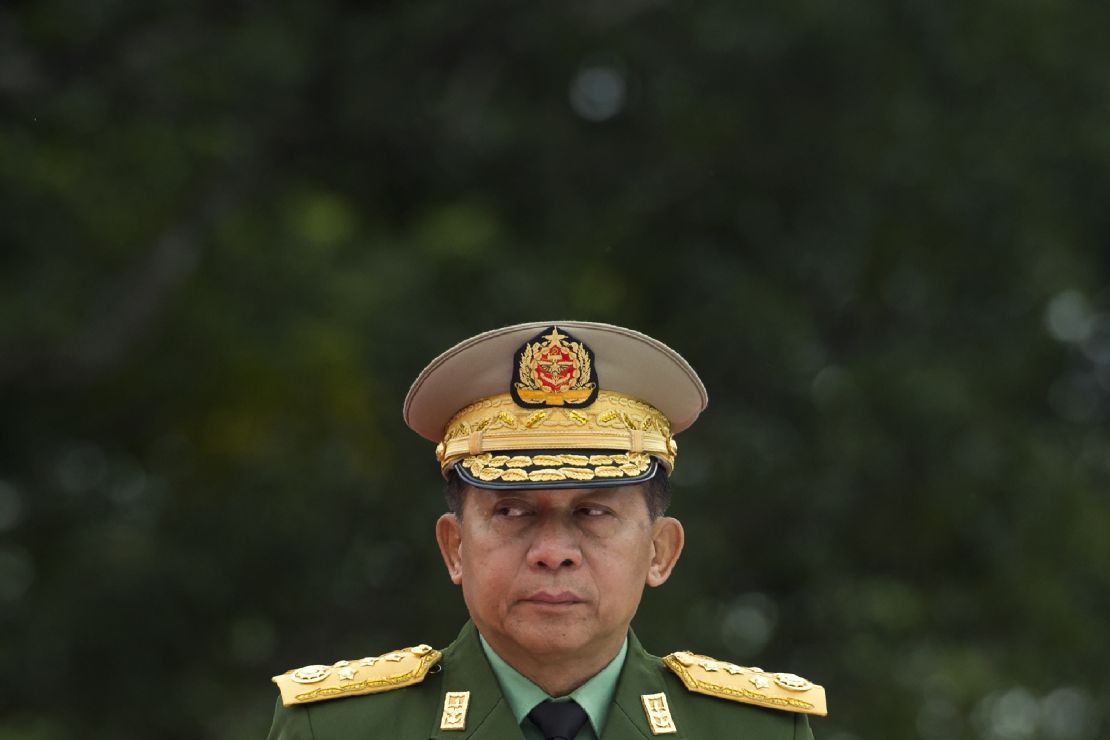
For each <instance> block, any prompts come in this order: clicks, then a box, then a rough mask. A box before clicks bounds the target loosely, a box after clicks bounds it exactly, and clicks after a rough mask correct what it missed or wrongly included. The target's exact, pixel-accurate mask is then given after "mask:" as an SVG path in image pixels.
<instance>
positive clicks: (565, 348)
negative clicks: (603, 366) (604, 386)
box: [509, 326, 598, 409]
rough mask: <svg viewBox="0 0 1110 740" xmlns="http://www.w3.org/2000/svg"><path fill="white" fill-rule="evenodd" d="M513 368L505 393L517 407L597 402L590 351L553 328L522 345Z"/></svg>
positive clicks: (587, 404)
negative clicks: (509, 395)
mask: <svg viewBox="0 0 1110 740" xmlns="http://www.w3.org/2000/svg"><path fill="white" fill-rule="evenodd" d="M514 364H515V373H514V374H515V376H516V379H515V381H514V382H512V383H510V387H509V393H510V394H512V397H513V401H515V402H516V403H517V405H518V406H523V407H524V408H530V409H531V408H543V407H545V406H589V405H590V404H591V403H593V402H594V399H596V398H597V390H598V386H597V373H596V372H594V353H593V350H591V349H590V348H589V347H587V346H586V345H585V343H583V342H580V341H578V340H577V339H575V338H574V337H572V336H571V335H570V334H561V333H560V332H559V329H558V328H557V327H554V326H552V327H549V328H548V329H545V330H544V331H542V332H540V333H539V334H537V335H536V336H534V337H532V338H531V339H529V340H528V341H527V342H525V343H524V345H523V346H522V347H521V348H520V349H518V350H517V351H516V356H515V357H514Z"/></svg>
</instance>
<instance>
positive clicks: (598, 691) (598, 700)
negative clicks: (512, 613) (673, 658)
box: [478, 635, 628, 740]
mask: <svg viewBox="0 0 1110 740" xmlns="http://www.w3.org/2000/svg"><path fill="white" fill-rule="evenodd" d="M478 638H479V639H480V640H481V641H482V650H483V651H484V652H485V654H486V659H487V660H489V665H490V668H492V669H493V675H494V676H496V677H497V683H499V684H500V685H501V692H502V693H503V694H504V695H505V701H507V702H508V703H509V709H511V710H512V713H513V717H515V718H516V721H517V724H518V725H520V729H521V732H523V733H524V737H525V738H526V740H543V735H541V734H540V731H539V730H538V729H537V728H536V726H535V725H534V724H532V720H530V719H528V713H529V712H531V711H532V709H533V708H534V707H535V706H536V705H537V704H539V703H540V702H542V701H546V700H548V699H554V700H555V701H566V700H568V699H573V700H574V701H576V702H578V705H579V706H580V707H582V709H584V710H585V711H586V716H587V717H588V718H589V720H590V721H589V722H587V723H586V724H585V725H583V727H582V729H581V730H579V731H578V735H576V736H575V738H576V740H597V738H599V737H601V729H602V728H603V727H605V719H606V718H607V717H608V716H609V705H610V704H611V703H612V702H613V694H614V693H616V690H617V679H618V678H620V675H621V668H623V667H624V656H625V655H627V654H628V638H627V637H625V638H624V643H623V644H622V645H621V649H620V651H618V652H617V656H616V657H615V658H613V659H612V660H611V661H609V664H608V665H607V666H605V667H604V668H602V669H601V670H600V671H598V673H597V675H596V676H594V677H593V678H591V679H590V680H589V681H587V682H586V683H584V684H582V685H581V686H579V687H578V688H577V689H575V690H574V691H572V692H570V693H569V694H567V695H566V696H558V697H555V696H550V695H548V693H547V692H546V691H544V690H543V689H541V688H540V687H539V686H537V685H536V684H534V683H532V682H531V681H530V680H528V679H527V678H525V677H524V676H522V675H521V674H520V672H519V671H518V670H517V669H515V668H513V667H512V666H511V665H509V664H508V663H506V662H505V661H504V660H503V659H502V658H501V656H500V655H498V654H497V653H495V652H494V651H493V648H491V647H490V646H489V643H488V642H486V638H484V637H482V636H481V635H478Z"/></svg>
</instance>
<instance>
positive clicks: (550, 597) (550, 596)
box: [521, 591, 585, 607]
mask: <svg viewBox="0 0 1110 740" xmlns="http://www.w3.org/2000/svg"><path fill="white" fill-rule="evenodd" d="M521 601H523V602H524V603H525V604H532V605H535V606H542V607H567V606H574V605H576V604H582V603H585V602H584V600H583V599H582V598H580V597H579V596H578V594H576V593H574V592H573V591H537V592H535V593H534V594H532V595H530V596H528V597H526V598H524V599H521Z"/></svg>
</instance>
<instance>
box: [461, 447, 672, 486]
mask: <svg viewBox="0 0 1110 740" xmlns="http://www.w3.org/2000/svg"><path fill="white" fill-rule="evenodd" d="M658 467H659V462H658V461H657V460H656V459H655V458H653V457H652V456H651V455H648V454H646V453H642V452H640V453H636V452H632V453H627V452H626V453H613V452H611V451H609V450H575V451H565V452H557V453H553V452H552V451H551V450H522V451H518V452H513V453H512V454H493V453H489V452H487V453H484V454H482V455H468V456H467V457H464V458H463V459H462V460H460V461H459V462H457V463H456V464H455V467H454V469H455V471H456V472H457V473H458V474H459V477H461V478H462V479H463V481H464V482H466V483H469V484H470V485H473V486H477V487H479V488H525V489H526V488H565V487H572V488H591V487H594V486H614V485H635V484H637V483H643V482H644V481H647V480H649V479H650V478H651V477H652V476H653V475H655V471H656V470H657V469H658Z"/></svg>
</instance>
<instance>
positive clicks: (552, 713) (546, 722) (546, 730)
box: [528, 699, 586, 740]
mask: <svg viewBox="0 0 1110 740" xmlns="http://www.w3.org/2000/svg"><path fill="white" fill-rule="evenodd" d="M528 719H530V720H532V723H533V724H535V725H536V727H538V728H540V732H542V733H543V737H544V740H574V736H575V735H577V734H578V731H579V730H581V729H582V725H584V724H586V710H584V709H583V708H582V707H580V706H578V702H576V701H551V700H550V699H548V700H547V701H545V702H541V703H539V704H537V705H536V707H535V708H534V709H533V710H532V711H531V712H529V713H528Z"/></svg>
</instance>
